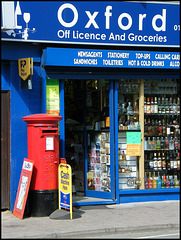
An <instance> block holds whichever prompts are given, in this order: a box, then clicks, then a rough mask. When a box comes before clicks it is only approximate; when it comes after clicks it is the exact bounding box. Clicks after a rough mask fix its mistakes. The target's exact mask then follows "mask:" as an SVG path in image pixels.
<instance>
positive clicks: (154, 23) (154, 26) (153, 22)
mask: <svg viewBox="0 0 181 240" xmlns="http://www.w3.org/2000/svg"><path fill="white" fill-rule="evenodd" d="M158 19H160V20H161V21H162V25H161V26H160V27H157V25H156V21H157V20H158ZM152 27H153V28H154V30H155V31H157V32H160V31H166V9H163V10H162V15H159V14H157V15H155V16H154V18H153V19H152Z"/></svg>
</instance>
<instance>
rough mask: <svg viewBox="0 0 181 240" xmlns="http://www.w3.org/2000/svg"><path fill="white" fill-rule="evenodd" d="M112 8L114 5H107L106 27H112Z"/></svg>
mask: <svg viewBox="0 0 181 240" xmlns="http://www.w3.org/2000/svg"><path fill="white" fill-rule="evenodd" d="M110 10H112V6H107V7H106V12H105V14H104V15H105V17H106V29H110V17H111V16H112V13H111V12H110Z"/></svg>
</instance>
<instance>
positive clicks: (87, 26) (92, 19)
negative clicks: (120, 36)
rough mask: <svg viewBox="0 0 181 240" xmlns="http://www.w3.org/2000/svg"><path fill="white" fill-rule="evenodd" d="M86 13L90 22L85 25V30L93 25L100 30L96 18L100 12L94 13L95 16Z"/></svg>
mask: <svg viewBox="0 0 181 240" xmlns="http://www.w3.org/2000/svg"><path fill="white" fill-rule="evenodd" d="M85 12H86V14H87V16H88V17H89V21H88V22H87V24H86V25H85V28H89V27H90V25H91V24H93V26H94V27H95V28H99V26H98V25H97V23H96V21H95V17H96V16H97V14H98V13H99V12H94V13H93V15H91V13H90V12H89V11H85Z"/></svg>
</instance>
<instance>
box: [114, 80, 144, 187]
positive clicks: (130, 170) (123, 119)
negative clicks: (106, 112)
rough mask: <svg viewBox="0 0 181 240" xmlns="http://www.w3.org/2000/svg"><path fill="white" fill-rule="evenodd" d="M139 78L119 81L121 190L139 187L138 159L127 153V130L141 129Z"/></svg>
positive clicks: (119, 167)
mask: <svg viewBox="0 0 181 240" xmlns="http://www.w3.org/2000/svg"><path fill="white" fill-rule="evenodd" d="M139 84H140V83H139V80H133V79H127V80H119V81H118V164H119V166H118V169H119V190H130V189H138V188H139V185H140V180H139V178H138V175H139V174H138V167H137V164H138V159H137V157H136V156H128V155H127V150H126V149H127V146H126V132H127V131H133V132H134V131H140V122H139Z"/></svg>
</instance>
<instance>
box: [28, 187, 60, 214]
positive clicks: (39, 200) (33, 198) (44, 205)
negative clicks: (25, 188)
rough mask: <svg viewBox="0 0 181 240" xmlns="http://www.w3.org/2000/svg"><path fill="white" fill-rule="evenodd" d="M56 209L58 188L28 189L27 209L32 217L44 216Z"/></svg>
mask: <svg viewBox="0 0 181 240" xmlns="http://www.w3.org/2000/svg"><path fill="white" fill-rule="evenodd" d="M56 209H58V189H55V190H30V192H29V210H30V215H31V216H32V217H46V216H50V214H51V213H52V212H53V211H55V210H56Z"/></svg>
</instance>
